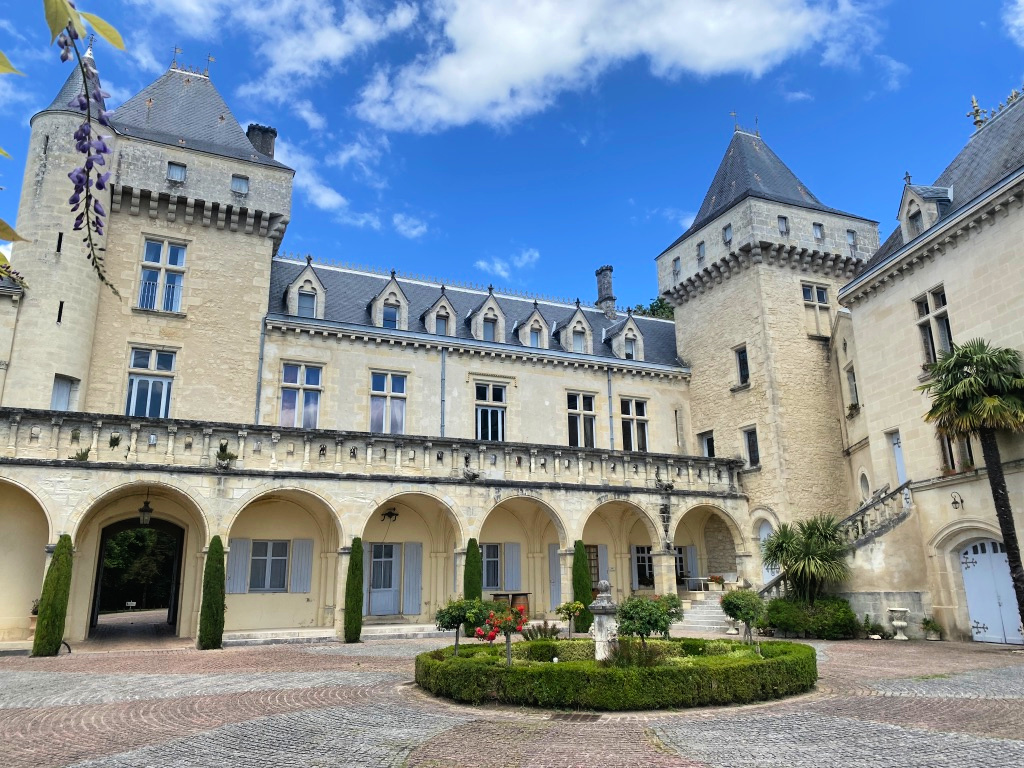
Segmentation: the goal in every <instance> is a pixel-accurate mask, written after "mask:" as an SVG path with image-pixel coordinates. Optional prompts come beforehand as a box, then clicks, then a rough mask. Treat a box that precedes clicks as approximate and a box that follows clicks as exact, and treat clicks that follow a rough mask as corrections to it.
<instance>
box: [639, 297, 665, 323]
mask: <svg viewBox="0 0 1024 768" xmlns="http://www.w3.org/2000/svg"><path fill="white" fill-rule="evenodd" d="M633 314H634V315H642V316H643V317H661V318H664V319H666V320H671V319H672V318H673V317H675V310H674V309H673V308H672V305H671V304H669V303H668V302H667V301H666V300H665V297H663V296H659V297H658V298H656V299H653V300H652V301H651V303H650V304H637V305H636V306H635V307H633Z"/></svg>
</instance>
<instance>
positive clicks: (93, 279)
mask: <svg viewBox="0 0 1024 768" xmlns="http://www.w3.org/2000/svg"><path fill="white" fill-rule="evenodd" d="M85 55H86V56H87V57H89V58H92V55H93V54H92V49H91V47H90V49H89V50H88V51H87V52H86V54H85ZM98 85H99V84H98V82H92V81H90V90H91V89H92V88H93V87H98ZM82 92H83V78H82V74H81V70H80V69H79V68H78V67H77V66H75V68H74V71H73V72H72V73H71V75H70V76H69V77H68V79H67V81H66V82H65V83H64V86H63V87H62V88H61V89H60V92H59V93H58V94H57V96H56V98H55V99H54V100H53V102H52V103H51V104H50V106H49V107H47V108H46V109H44V110H43V111H42V112H39V113H38V114H36V115H35V116H33V118H32V120H31V123H30V124H31V126H32V130H31V134H30V138H29V146H28V152H27V153H26V158H25V177H24V181H23V183H22V187H21V200H20V202H19V206H18V223H17V231H18V234H20V235H21V236H22V237H24V238H26V240H27V242H17V243H14V245H13V247H12V252H11V264H12V266H13V267H14V268H15V269H17V270H18V271H19V272H20V273H21V274H22V276H23V277H24V279H25V282H26V284H27V285H28V287H27V288H26V289H25V291H24V295H23V296H22V298H21V301H20V306H19V309H18V317H17V325H16V327H15V333H14V343H13V347H12V350H11V359H10V363H9V368H8V372H7V377H6V381H5V383H4V387H3V392H2V393H0V403H2V405H4V406H13V407H24V408H51V407H53V408H54V409H56V410H78V409H79V408H80V404H84V402H85V388H86V386H87V384H88V376H89V362H90V357H91V354H92V343H93V334H94V331H95V326H96V308H97V305H98V303H99V297H100V291H105V290H109V288H107V287H105V286H104V285H103V284H102V283H101V282H100V280H99V278H98V277H97V275H96V273H95V271H94V270H93V268H92V265H91V263H90V260H89V257H88V249H87V245H86V244H85V243H83V242H82V238H83V236H84V234H85V232H84V230H82V231H77V232H76V231H75V230H74V222H75V217H76V216H77V215H78V213H77V212H73V211H72V210H71V206H70V204H69V203H68V199H69V198H70V197H71V195H72V193H73V192H74V185H73V184H72V182H71V180H70V179H69V178H68V174H69V173H70V172H71V171H72V170H74V169H75V168H78V167H80V166H81V165H82V163H83V161H84V156H83V155H82V154H81V153H79V152H77V151H76V150H75V139H74V133H75V131H76V129H77V128H78V126H79V125H80V124H81V123H82V121H83V113H82V112H80V111H78V110H77V109H75V108H74V107H71V106H69V103H70V102H71V101H72V100H73V99H75V97H76V96H78V95H79V94H81V93H82ZM94 103H95V102H94ZM100 106H101V107H103V106H104V105H103V102H102V100H101V101H100ZM93 109H96V107H95V106H94V107H93ZM95 127H98V124H95V123H94V128H95ZM108 133H109V134H113V130H104V131H103V134H104V135H106V134H108ZM113 142H114V138H113V137H111V138H110V139H108V140H107V144H108V146H110V147H111V149H113ZM94 194H95V195H96V196H97V198H98V199H99V200H100V203H101V205H103V206H104V207H105V208H109V201H110V193H109V189H108V190H107V191H100V192H96V191H95V190H94ZM81 210H82V209H81V208H80V209H79V211H81ZM93 240H94V242H95V243H96V244H97V246H98V247H99V248H104V247H105V246H106V231H105V230H104V234H103V235H97V234H96V233H95V232H94V233H93Z"/></svg>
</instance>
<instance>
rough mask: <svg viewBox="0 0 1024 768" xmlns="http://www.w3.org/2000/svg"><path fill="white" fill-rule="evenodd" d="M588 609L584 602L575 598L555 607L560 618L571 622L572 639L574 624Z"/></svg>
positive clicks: (570, 635) (570, 634) (570, 632)
mask: <svg viewBox="0 0 1024 768" xmlns="http://www.w3.org/2000/svg"><path fill="white" fill-rule="evenodd" d="M586 609H587V606H585V605H584V604H583V603H581V602H580V601H579V600H573V601H570V602H568V603H562V604H561V605H560V606H558V607H557V608H555V613H557V614H558V616H559V618H561V619H564V620H565V621H566V622H568V624H569V639H570V640H572V632H573V625H574V623H575V621H576V619H577V617H579V615H580V614H582V613H583V612H584V611H585V610H586Z"/></svg>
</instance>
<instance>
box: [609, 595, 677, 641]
mask: <svg viewBox="0 0 1024 768" xmlns="http://www.w3.org/2000/svg"><path fill="white" fill-rule="evenodd" d="M615 620H616V621H617V622H618V625H619V636H620V637H621V636H623V635H625V636H632V637H639V638H640V644H641V645H643V646H646V645H647V638H648V637H650V636H651V635H655V634H656V635H667V634H668V630H669V627H670V626H671V625H672V617H671V615H670V610H669V606H668V603H665V602H663V601H661V600H654V599H651V598H649V597H627V598H626V599H625V600H623V601H622V604H621V605H620V606H619V610H618V611H616V613H615Z"/></svg>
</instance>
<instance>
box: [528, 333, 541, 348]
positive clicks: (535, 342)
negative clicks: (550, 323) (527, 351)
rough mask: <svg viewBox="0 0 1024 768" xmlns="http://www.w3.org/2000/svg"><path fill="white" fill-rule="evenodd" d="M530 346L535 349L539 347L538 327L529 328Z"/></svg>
mask: <svg viewBox="0 0 1024 768" xmlns="http://www.w3.org/2000/svg"><path fill="white" fill-rule="evenodd" d="M530 346H531V347H534V348H535V349H536V348H539V347H540V328H531V329H530Z"/></svg>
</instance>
